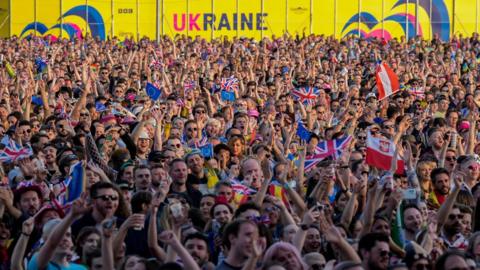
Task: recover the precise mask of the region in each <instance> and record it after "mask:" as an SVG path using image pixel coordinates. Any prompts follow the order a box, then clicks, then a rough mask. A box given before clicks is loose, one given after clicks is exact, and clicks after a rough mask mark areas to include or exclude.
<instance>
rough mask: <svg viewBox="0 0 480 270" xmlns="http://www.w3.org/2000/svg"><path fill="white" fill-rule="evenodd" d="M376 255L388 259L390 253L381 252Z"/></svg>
mask: <svg viewBox="0 0 480 270" xmlns="http://www.w3.org/2000/svg"><path fill="white" fill-rule="evenodd" d="M378 254H379V255H380V256H381V257H390V252H389V251H387V250H381V251H380V252H379V253H378Z"/></svg>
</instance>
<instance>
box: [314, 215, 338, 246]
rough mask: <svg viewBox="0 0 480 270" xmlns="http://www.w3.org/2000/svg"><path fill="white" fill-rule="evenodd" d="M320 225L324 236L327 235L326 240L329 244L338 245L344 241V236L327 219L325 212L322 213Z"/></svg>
mask: <svg viewBox="0 0 480 270" xmlns="http://www.w3.org/2000/svg"><path fill="white" fill-rule="evenodd" d="M319 223H320V231H321V232H322V233H323V235H325V239H326V240H327V241H328V242H330V243H332V244H337V243H339V242H340V241H342V239H343V236H342V234H341V233H340V231H339V230H338V229H337V227H335V226H334V225H333V223H332V222H331V221H330V220H329V219H327V217H326V215H325V213H323V212H321V213H320V218H319Z"/></svg>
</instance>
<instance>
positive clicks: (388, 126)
mask: <svg viewBox="0 0 480 270" xmlns="http://www.w3.org/2000/svg"><path fill="white" fill-rule="evenodd" d="M383 128H384V129H390V128H393V126H391V125H384V126H383Z"/></svg>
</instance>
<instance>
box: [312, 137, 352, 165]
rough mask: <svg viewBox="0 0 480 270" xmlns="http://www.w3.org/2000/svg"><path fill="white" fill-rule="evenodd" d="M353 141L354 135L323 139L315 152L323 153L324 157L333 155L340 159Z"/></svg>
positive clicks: (334, 157)
mask: <svg viewBox="0 0 480 270" xmlns="http://www.w3.org/2000/svg"><path fill="white" fill-rule="evenodd" d="M351 141H352V136H350V135H348V136H344V137H342V138H338V139H334V140H329V141H321V142H319V143H318V144H317V147H315V154H316V155H323V156H324V158H326V157H329V156H333V159H334V160H336V159H338V158H339V157H340V156H341V155H342V152H343V150H345V149H346V148H347V147H348V146H349V145H350V142H351Z"/></svg>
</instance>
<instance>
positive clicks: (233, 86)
mask: <svg viewBox="0 0 480 270" xmlns="http://www.w3.org/2000/svg"><path fill="white" fill-rule="evenodd" d="M221 88H222V89H223V90H226V91H229V92H233V91H238V79H236V78H235V77H233V76H231V77H230V78H222V85H221Z"/></svg>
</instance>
